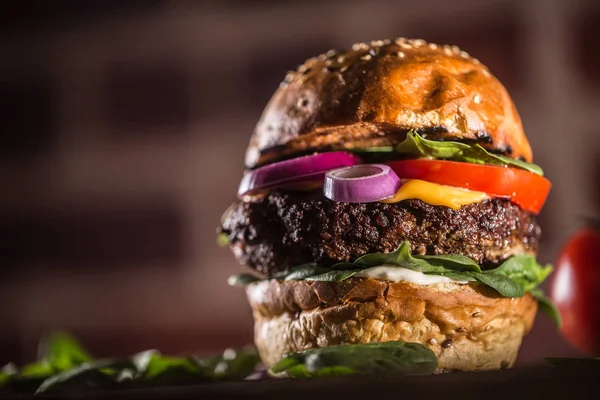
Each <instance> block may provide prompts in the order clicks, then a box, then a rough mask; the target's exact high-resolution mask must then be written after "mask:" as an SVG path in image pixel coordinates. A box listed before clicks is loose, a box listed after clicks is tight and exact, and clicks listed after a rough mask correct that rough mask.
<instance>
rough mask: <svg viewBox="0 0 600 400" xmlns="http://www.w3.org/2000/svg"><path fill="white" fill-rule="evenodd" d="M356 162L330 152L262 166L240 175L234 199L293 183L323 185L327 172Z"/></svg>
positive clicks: (336, 152)
mask: <svg viewBox="0 0 600 400" xmlns="http://www.w3.org/2000/svg"><path fill="white" fill-rule="evenodd" d="M360 163H361V160H360V158H359V157H357V156H355V155H354V154H351V153H346V152H343V151H334V152H330V153H320V154H314V155H311V156H304V157H297V158H292V159H291V160H285V161H281V162H277V163H273V164H269V165H265V166H264V167H260V168H257V169H254V170H251V171H248V172H246V173H245V174H244V177H243V178H242V181H241V182H240V187H239V189H238V197H240V198H242V197H243V196H245V195H249V194H254V193H256V192H259V191H261V190H264V189H270V188H275V187H279V186H282V187H290V186H293V185H294V184H305V183H310V182H323V177H324V176H325V173H326V172H327V171H329V170H332V169H334V168H340V167H347V166H350V165H356V164H360Z"/></svg>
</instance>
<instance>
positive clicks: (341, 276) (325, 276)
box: [305, 270, 358, 282]
mask: <svg viewBox="0 0 600 400" xmlns="http://www.w3.org/2000/svg"><path fill="white" fill-rule="evenodd" d="M357 272H358V270H353V271H338V270H332V271H327V272H325V273H322V274H320V275H314V276H310V277H308V278H305V280H307V281H321V282H341V281H344V280H346V279H348V278H351V277H352V276H354V275H355V274H356V273H357Z"/></svg>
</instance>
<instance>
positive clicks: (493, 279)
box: [471, 270, 525, 297]
mask: <svg viewBox="0 0 600 400" xmlns="http://www.w3.org/2000/svg"><path fill="white" fill-rule="evenodd" d="M471 274H472V275H473V277H474V278H475V279H477V280H478V281H479V282H481V283H484V284H486V285H487V286H489V287H491V288H493V289H495V290H496V291H497V292H498V293H500V294H501V295H502V296H504V297H523V296H525V289H523V286H521V285H519V284H518V283H517V282H515V281H513V280H511V279H510V278H507V277H506V276H504V275H500V274H497V273H496V271H495V270H491V271H485V272H484V273H479V272H471Z"/></svg>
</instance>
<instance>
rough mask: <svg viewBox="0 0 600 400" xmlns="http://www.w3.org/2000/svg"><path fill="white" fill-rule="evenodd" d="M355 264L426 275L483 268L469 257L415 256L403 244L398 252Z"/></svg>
mask: <svg viewBox="0 0 600 400" xmlns="http://www.w3.org/2000/svg"><path fill="white" fill-rule="evenodd" d="M354 264H357V265H361V266H364V267H376V266H379V265H383V264H388V265H397V266H399V267H404V268H409V269H413V270H415V271H419V272H423V273H424V274H436V275H437V274H439V273H441V272H444V271H445V270H446V269H451V270H453V271H460V272H462V271H476V272H481V268H480V267H479V265H477V263H476V262H475V261H473V260H472V259H470V258H469V257H465V256H462V255H458V254H449V255H437V256H413V255H411V254H410V243H409V242H407V241H404V242H402V244H400V247H398V249H397V250H396V251H393V252H390V253H371V254H366V255H364V256H362V257H359V258H358V259H357V260H356V261H355V262H354Z"/></svg>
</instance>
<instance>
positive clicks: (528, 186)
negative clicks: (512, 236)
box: [386, 159, 552, 214]
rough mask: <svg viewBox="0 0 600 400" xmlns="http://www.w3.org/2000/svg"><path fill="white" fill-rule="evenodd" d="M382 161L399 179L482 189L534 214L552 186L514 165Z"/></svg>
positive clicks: (422, 160)
mask: <svg viewBox="0 0 600 400" xmlns="http://www.w3.org/2000/svg"><path fill="white" fill-rule="evenodd" d="M386 164H387V165H389V166H390V167H391V168H392V169H393V170H394V172H395V173H396V174H397V175H398V176H399V177H400V179H421V180H424V181H428V182H433V183H438V184H440V185H447V186H454V187H461V188H465V189H470V190H476V191H478V192H485V193H487V194H488V195H490V196H492V197H501V198H508V199H510V201H511V202H513V203H515V204H517V205H519V206H520V207H521V208H523V209H525V210H527V211H530V212H533V213H535V214H537V213H539V212H540V210H541V209H542V207H543V205H544V202H545V201H546V197H548V192H550V187H551V186H552V184H551V183H550V181H549V180H548V179H546V178H544V177H543V176H540V175H537V174H534V173H532V172H529V171H525V170H523V169H518V168H510V167H498V166H494V165H482V164H470V163H464V162H456V161H444V160H427V159H417V160H401V161H391V162H387V163H386Z"/></svg>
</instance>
